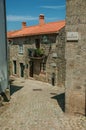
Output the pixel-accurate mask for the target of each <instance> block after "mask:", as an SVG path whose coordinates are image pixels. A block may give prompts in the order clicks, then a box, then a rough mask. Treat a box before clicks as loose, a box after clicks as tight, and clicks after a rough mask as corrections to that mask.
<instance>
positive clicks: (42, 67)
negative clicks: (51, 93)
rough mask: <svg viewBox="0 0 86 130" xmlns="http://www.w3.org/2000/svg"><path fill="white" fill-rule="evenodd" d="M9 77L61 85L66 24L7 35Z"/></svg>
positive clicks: (45, 24)
mask: <svg viewBox="0 0 86 130" xmlns="http://www.w3.org/2000/svg"><path fill="white" fill-rule="evenodd" d="M8 42H9V54H10V61H9V62H10V63H9V65H10V75H14V76H17V77H24V78H30V77H32V78H34V79H37V80H41V81H45V82H49V83H51V84H52V85H57V84H58V85H59V86H63V85H64V80H65V57H64V54H65V21H58V22H52V23H45V20H44V15H40V16H39V25H36V26H31V27H27V26H26V22H23V23H22V29H21V30H18V31H13V32H8Z"/></svg>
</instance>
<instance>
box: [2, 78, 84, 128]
mask: <svg viewBox="0 0 86 130" xmlns="http://www.w3.org/2000/svg"><path fill="white" fill-rule="evenodd" d="M11 89H12V90H11V100H10V102H9V103H4V105H3V106H2V107H1V108H0V130H86V118H85V117H83V116H79V115H77V116H72V115H70V116H69V115H67V114H65V113H64V112H63V111H62V109H63V110H64V104H63V106H62V109H61V107H60V106H59V104H60V105H61V103H63V98H64V94H62V93H63V92H64V90H59V89H57V87H53V86H51V85H50V84H47V83H43V82H39V81H35V80H24V79H22V80H21V79H16V80H15V81H14V82H13V85H12V88H11ZM57 95H58V96H57ZM57 100H58V102H57ZM59 101H60V103H59Z"/></svg>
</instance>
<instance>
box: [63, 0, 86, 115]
mask: <svg viewBox="0 0 86 130" xmlns="http://www.w3.org/2000/svg"><path fill="white" fill-rule="evenodd" d="M66 4H67V13H66V32H77V34H78V40H76V41H75V40H74V41H73V40H70V41H67V42H66V55H65V56H66V60H67V64H66V84H65V86H66V112H68V113H72V114H85V109H86V11H85V8H86V0H67V2H66ZM74 35H75V34H74Z"/></svg>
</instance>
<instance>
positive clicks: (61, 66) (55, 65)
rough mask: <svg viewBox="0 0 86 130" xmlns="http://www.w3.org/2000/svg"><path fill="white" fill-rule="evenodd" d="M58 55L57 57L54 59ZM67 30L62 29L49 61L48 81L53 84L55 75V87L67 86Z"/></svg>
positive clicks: (52, 48)
mask: <svg viewBox="0 0 86 130" xmlns="http://www.w3.org/2000/svg"><path fill="white" fill-rule="evenodd" d="M54 55H56V57H54ZM65 65H66V62H65V29H64V28H63V29H61V30H60V31H59V33H58V35H57V37H56V43H55V44H53V45H52V47H51V51H50V53H49V56H48V60H47V70H46V71H47V81H48V82H49V83H51V84H52V78H53V73H54V74H55V76H54V78H55V81H54V82H55V86H59V87H63V86H64V85H65V69H66V68H65Z"/></svg>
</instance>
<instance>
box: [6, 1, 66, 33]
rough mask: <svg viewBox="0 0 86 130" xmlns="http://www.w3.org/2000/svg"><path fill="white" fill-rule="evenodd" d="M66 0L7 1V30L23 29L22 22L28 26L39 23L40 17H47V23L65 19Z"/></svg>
mask: <svg viewBox="0 0 86 130" xmlns="http://www.w3.org/2000/svg"><path fill="white" fill-rule="evenodd" d="M65 10H66V0H6V14H7V30H8V31H10V30H18V29H21V22H23V21H26V22H27V26H33V25H36V24H38V23H39V15H40V14H44V15H45V22H53V21H59V20H64V19H65Z"/></svg>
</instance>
